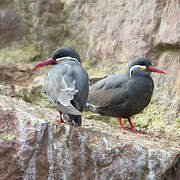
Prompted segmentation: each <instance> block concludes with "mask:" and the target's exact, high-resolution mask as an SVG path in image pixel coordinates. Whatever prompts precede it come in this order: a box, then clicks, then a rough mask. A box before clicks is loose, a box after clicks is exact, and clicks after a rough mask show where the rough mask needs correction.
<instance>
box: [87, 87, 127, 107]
mask: <svg viewBox="0 0 180 180" xmlns="http://www.w3.org/2000/svg"><path fill="white" fill-rule="evenodd" d="M127 98H128V92H127V90H126V89H124V88H115V89H97V90H90V92H89V96H88V101H87V103H88V104H91V105H94V106H97V107H108V106H116V105H120V104H122V103H124V102H125V100H126V99H127Z"/></svg>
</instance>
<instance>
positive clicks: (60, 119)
mask: <svg viewBox="0 0 180 180" xmlns="http://www.w3.org/2000/svg"><path fill="white" fill-rule="evenodd" d="M59 115H60V117H59V119H58V121H59V122H60V123H64V121H63V119H62V112H60V111H59Z"/></svg>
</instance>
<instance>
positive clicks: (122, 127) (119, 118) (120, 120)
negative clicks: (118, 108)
mask: <svg viewBox="0 0 180 180" xmlns="http://www.w3.org/2000/svg"><path fill="white" fill-rule="evenodd" d="M118 120H119V123H120V126H121V129H123V130H126V129H125V128H124V126H123V124H122V118H121V116H119V117H118Z"/></svg>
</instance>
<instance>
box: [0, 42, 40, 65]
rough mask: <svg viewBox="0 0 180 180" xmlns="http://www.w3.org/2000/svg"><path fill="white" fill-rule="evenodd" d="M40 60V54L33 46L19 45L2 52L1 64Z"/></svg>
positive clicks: (0, 56) (0, 51)
mask: <svg viewBox="0 0 180 180" xmlns="http://www.w3.org/2000/svg"><path fill="white" fill-rule="evenodd" d="M39 58H40V54H39V53H38V51H36V50H35V48H34V46H33V45H27V46H24V45H17V46H14V47H7V48H4V49H1V50H0V64H2V63H3V64H4V63H14V62H17V61H24V62H26V61H34V60H38V59H39Z"/></svg>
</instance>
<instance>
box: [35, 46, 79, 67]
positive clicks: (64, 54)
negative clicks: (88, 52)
mask: <svg viewBox="0 0 180 180" xmlns="http://www.w3.org/2000/svg"><path fill="white" fill-rule="evenodd" d="M64 59H74V60H75V61H77V62H79V63H81V59H80V56H79V54H78V53H77V52H76V50H75V49H73V48H72V47H63V48H60V49H57V50H55V51H54V52H53V54H52V57H51V58H49V59H46V60H44V61H42V62H40V63H39V64H37V65H36V66H34V68H33V69H36V68H38V67H42V66H47V65H54V64H57V63H58V62H60V61H63V60H64Z"/></svg>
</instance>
